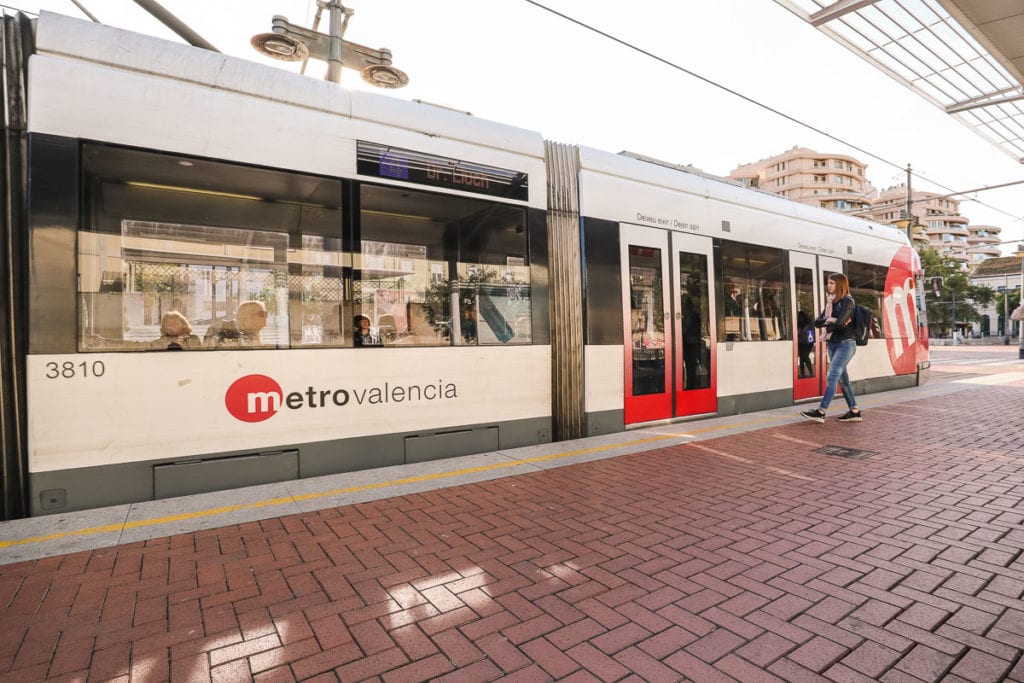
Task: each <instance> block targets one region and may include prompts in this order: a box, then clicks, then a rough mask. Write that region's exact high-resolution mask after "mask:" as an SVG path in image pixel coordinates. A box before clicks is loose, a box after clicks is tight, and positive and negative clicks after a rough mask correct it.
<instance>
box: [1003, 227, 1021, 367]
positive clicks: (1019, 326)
mask: <svg viewBox="0 0 1024 683" xmlns="http://www.w3.org/2000/svg"><path fill="white" fill-rule="evenodd" d="M1017 252H1018V253H1017V255H1018V256H1020V303H1022V304H1024V241H1021V246H1020V247H1019V248H1018V249H1017ZM1006 296H1010V293H1009V292H1007V293H1006ZM1006 324H1007V325H1009V324H1010V319H1009V317H1007V319H1006ZM1017 337H1018V339H1017V344H1018V347H1017V358H1019V359H1020V360H1024V322H1018V323H1017Z"/></svg>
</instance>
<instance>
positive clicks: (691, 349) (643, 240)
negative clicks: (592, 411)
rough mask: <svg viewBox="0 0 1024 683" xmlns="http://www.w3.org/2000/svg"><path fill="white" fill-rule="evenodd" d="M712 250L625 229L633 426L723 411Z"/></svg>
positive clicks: (693, 240)
mask: <svg viewBox="0 0 1024 683" xmlns="http://www.w3.org/2000/svg"><path fill="white" fill-rule="evenodd" d="M711 249H712V246H711V240H710V239H708V238H704V237H697V236H694V235H685V234H681V233H674V232H668V231H665V230H656V229H653V228H643V227H639V226H632V225H623V226H622V245H621V254H622V263H623V270H624V273H623V302H624V306H623V309H624V310H623V332H624V334H625V344H624V349H625V359H624V360H625V404H624V407H625V421H626V424H635V423H638V422H649V421H652V420H664V419H668V418H671V417H681V416H686V415H699V414H704V413H713V412H715V410H717V405H718V402H717V398H716V394H715V343H714V341H715V326H714V324H715V321H714V318H713V316H712V313H713V311H714V292H713V289H714V288H713V287H712V286H711V283H712V282H714V279H713V265H712V264H713V261H712V258H711V254H712V251H711Z"/></svg>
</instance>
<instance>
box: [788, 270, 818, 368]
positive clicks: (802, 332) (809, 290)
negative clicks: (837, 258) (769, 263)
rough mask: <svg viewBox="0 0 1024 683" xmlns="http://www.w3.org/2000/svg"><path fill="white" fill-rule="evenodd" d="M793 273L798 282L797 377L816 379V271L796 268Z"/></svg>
mask: <svg viewBox="0 0 1024 683" xmlns="http://www.w3.org/2000/svg"><path fill="white" fill-rule="evenodd" d="M793 272H794V276H795V280H796V308H797V311H796V334H797V337H796V339H797V344H796V350H797V376H798V377H801V378H805V377H814V376H815V374H816V373H815V369H814V363H815V361H816V359H815V357H814V356H815V340H816V339H817V330H815V328H814V320H815V318H817V317H818V314H817V312H816V311H815V306H814V271H813V270H811V269H810V268H794V269H793Z"/></svg>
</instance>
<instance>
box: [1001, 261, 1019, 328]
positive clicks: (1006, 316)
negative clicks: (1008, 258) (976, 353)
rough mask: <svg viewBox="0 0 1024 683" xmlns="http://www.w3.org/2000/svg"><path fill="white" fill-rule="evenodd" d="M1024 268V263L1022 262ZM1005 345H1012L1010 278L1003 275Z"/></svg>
mask: <svg viewBox="0 0 1024 683" xmlns="http://www.w3.org/2000/svg"><path fill="white" fill-rule="evenodd" d="M1021 267H1022V268H1024V261H1021ZM1003 338H1004V340H1003V344H1004V345H1005V346H1009V345H1010V276H1009V275H1003Z"/></svg>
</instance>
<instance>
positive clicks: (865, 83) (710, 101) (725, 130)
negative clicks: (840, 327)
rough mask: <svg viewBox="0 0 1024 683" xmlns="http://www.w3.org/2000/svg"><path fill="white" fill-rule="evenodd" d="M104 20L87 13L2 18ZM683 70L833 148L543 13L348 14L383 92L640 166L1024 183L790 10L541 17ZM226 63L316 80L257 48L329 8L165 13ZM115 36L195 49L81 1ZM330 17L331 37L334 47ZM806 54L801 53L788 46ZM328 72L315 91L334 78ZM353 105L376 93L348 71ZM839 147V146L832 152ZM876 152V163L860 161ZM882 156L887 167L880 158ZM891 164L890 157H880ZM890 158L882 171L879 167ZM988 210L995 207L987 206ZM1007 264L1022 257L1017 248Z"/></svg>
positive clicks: (948, 183)
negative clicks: (814, 160) (825, 166)
mask: <svg viewBox="0 0 1024 683" xmlns="http://www.w3.org/2000/svg"><path fill="white" fill-rule="evenodd" d="M2 1H3V3H4V4H5V5H6V6H9V7H14V8H17V9H23V10H25V11H28V12H38V11H40V10H48V11H53V12H59V13H61V14H66V15H68V16H73V17H79V18H83V19H86V18H87V17H86V16H85V15H84V14H83V13H82V12H81V11H80V10H79V9H78V8H77V7H76V5H75V3H74V2H72V0H39V1H35V2H30V1H28V0H24V1H23V0H2ZM539 1H540V4H542V5H543V6H545V7H548V8H551V9H553V10H555V11H557V12H560V13H562V14H565V15H568V16H570V17H572V18H574V19H577V20H578V21H580V22H582V23H584V24H588V25H590V26H593V27H595V28H598V29H600V30H601V31H603V32H605V33H608V34H611V35H613V36H615V37H616V38H619V39H621V40H623V41H625V42H627V43H630V44H632V45H635V46H637V47H640V48H642V49H643V50H646V51H647V52H650V53H652V54H654V55H656V56H657V57H660V58H661V59H663V60H665V61H667V62H670V63H672V64H676V65H679V66H681V67H683V68H685V69H686V70H688V71H691V72H694V73H696V74H699V75H700V76H702V77H704V78H705V79H707V80H709V81H712V82H715V83H719V84H721V85H723V86H725V87H727V88H729V89H731V90H734V91H736V92H739V93H741V94H743V95H745V96H746V97H747V98H749V99H751V100H755V101H757V102H761V103H763V104H765V105H767V106H769V107H771V108H773V109H777V110H779V111H781V112H784V113H785V114H787V115H789V116H790V117H792V118H794V119H797V120H799V121H801V122H804V123H807V124H810V125H811V126H813V127H814V128H817V129H819V130H821V131H824V132H825V133H827V134H828V136H826V135H821V134H819V133H816V132H814V131H812V130H810V129H808V128H806V127H804V126H801V125H798V124H796V123H794V122H792V121H788V120H786V119H785V118H783V117H781V116H779V115H777V114H774V113H771V112H769V111H767V110H766V109H763V108H761V107H758V106H756V105H754V104H751V103H750V102H748V101H745V100H743V99H741V98H739V97H737V96H736V95H733V94H729V93H727V92H725V91H723V90H720V89H718V88H716V87H714V86H713V85H710V84H708V83H706V82H703V81H701V80H700V79H697V78H695V77H693V76H691V75H688V74H686V73H684V72H683V71H680V70H678V69H675V68H673V67H672V66H669V65H666V64H665V63H663V62H661V61H658V60H656V59H653V58H652V57H650V56H646V55H643V54H640V53H639V52H637V51H634V50H631V49H629V48H627V47H625V46H623V45H621V44H619V43H616V42H614V41H612V40H610V39H609V38H607V37H603V36H600V35H598V34H596V33H593V32H591V31H588V30H587V29H585V28H582V27H580V26H579V25H577V24H575V23H572V22H570V21H567V20H566V19H564V18H561V17H559V16H557V15H555V14H553V13H551V12H549V11H546V10H545V9H542V8H540V7H538V6H536V5H535V4H532V3H530V2H527V1H526V0H434V1H433V2H424V1H423V0H345V6H346V7H347V8H348V9H352V10H354V11H355V13H354V14H353V16H352V18H351V20H350V21H349V24H348V29H347V32H346V34H345V39H346V40H349V41H352V42H355V43H359V44H362V45H365V46H367V47H372V48H381V47H387V48H388V49H390V50H391V52H392V55H393V61H392V63H393V65H394V66H396V67H398V68H399V69H401V70H403V71H405V72H406V73H407V74H408V75H409V79H410V82H409V85H408V86H406V87H405V88H402V89H398V90H389V91H379V92H386V93H387V94H389V95H391V96H394V97H398V98H401V99H407V100H411V99H419V100H425V101H428V102H432V103H435V104H441V105H444V106H448V107H452V108H454V109H458V110H460V111H468V112H470V113H472V114H473V115H474V116H476V117H479V118H484V119H490V120H494V121H499V122H502V123H507V124H512V125H515V126H519V127H521V128H527V129H530V130H535V131H539V132H540V133H541V134H542V135H543V136H544V137H545V138H546V139H548V140H553V141H556V142H562V143H577V144H582V145H586V146H589V147H595V148H598V149H603V150H607V151H610V152H619V151H623V150H627V151H630V152H637V153H640V154H644V155H646V156H650V157H654V158H657V159H661V160H665V161H669V162H672V163H678V164H689V165H692V166H696V167H697V168H700V169H702V170H704V171H706V172H708V173H712V174H716V175H728V173H729V171H731V170H732V169H734V168H736V167H737V166H740V165H742V164H746V163H750V162H754V161H757V160H759V159H763V158H766V157H770V156H773V155H775V154H779V153H781V152H784V151H786V150H788V149H790V148H792V147H794V146H800V147H808V148H811V149H813V150H815V151H818V152H823V153H837V154H848V155H850V156H853V157H855V158H857V159H859V160H860V161H862V162H864V163H866V164H867V171H866V176H867V179H868V180H869V181H870V182H871V183H872V185H874V186H875V188H877V189H884V188H887V187H891V186H894V185H898V184H900V183H904V182H906V171H905V169H906V165H907V164H908V163H909V164H912V166H913V170H914V173H915V176H914V178H913V180H912V185H913V188H914V189H915V190H917V189H921V190H928V191H933V192H939V193H948V192H957V191H962V190H969V189H974V188H980V187H985V186H988V185H997V184H1001V183H1008V182H1013V181H1017V180H1020V179H1021V176H1022V172H1024V168H1022V166H1021V164H1019V163H1017V162H1016V161H1014V160H1013V159H1012V158H1010V157H1009V156H1008V155H1006V154H1005V153H1003V152H1002V151H1000V150H999V149H997V148H996V147H995V146H993V145H991V144H990V143H988V142H986V141H985V140H984V139H983V138H982V137H980V136H979V135H978V134H976V133H974V132H973V131H972V130H971V129H969V128H967V127H966V126H964V125H963V124H961V123H959V122H958V121H957V120H955V119H953V118H952V117H950V116H948V115H946V114H944V113H942V112H941V111H939V110H938V109H937V108H936V107H934V106H933V105H931V104H929V103H928V102H926V101H924V100H923V99H921V98H920V97H919V96H917V95H916V94H914V93H913V92H911V91H910V90H909V89H907V88H906V87H904V86H902V85H900V84H899V83H897V82H896V81H894V80H892V79H890V78H889V77H887V76H885V75H883V74H882V73H880V72H879V71H877V70H876V69H875V68H874V67H873V66H871V65H870V64H868V63H867V62H865V61H864V60H863V59H861V58H860V57H858V56H856V55H854V54H853V53H852V52H850V51H848V50H847V49H846V48H843V47H842V46H840V45H838V44H837V43H835V42H834V41H832V40H831V39H830V38H828V37H826V36H824V35H823V34H821V33H819V32H818V31H817V30H816V29H814V28H812V27H810V26H809V25H808V24H806V23H805V22H803V21H802V20H800V19H799V18H797V17H796V16H794V15H792V14H791V13H790V12H788V11H787V10H785V9H784V8H782V7H781V6H780V5H778V4H776V3H775V2H773V1H772V0H633V1H632V2H630V3H623V2H621V1H619V2H611V1H610V0H539ZM160 3H161V4H162V5H163V6H164V7H165V8H166V9H168V10H169V11H171V12H172V13H174V14H175V16H177V17H178V18H179V19H181V20H182V21H184V22H185V23H187V24H188V25H189V26H190V27H191V28H192V29H193V30H195V31H196V32H197V33H199V34H200V35H201V36H203V38H205V39H206V40H207V41H209V42H210V43H212V44H213V45H214V46H215V47H217V48H218V49H219V50H220V51H221V52H224V53H226V54H229V55H232V56H236V57H240V58H243V59H247V60H251V61H256V62H261V63H265V64H269V65H273V66H275V67H278V68H282V69H288V70H291V71H298V65H297V64H295V63H286V62H280V61H276V60H273V59H270V58H267V57H263V56H261V55H260V54H259V53H257V52H256V51H255V50H254V49H253V48H252V47H251V45H250V39H251V38H252V36H253V35H255V34H257V33H265V32H269V31H270V29H271V19H272V17H273V16H274V15H275V14H276V15H282V16H284V17H286V18H287V19H288V20H289V21H290V22H291V23H293V24H298V25H302V26H306V27H310V26H311V25H312V21H313V17H314V14H315V12H316V0H202V1H199V0H160ZM78 4H80V5H82V6H84V7H85V8H86V9H87V10H88V11H89V12H90V13H92V14H93V15H95V16H96V18H97V19H98V20H100V21H101V22H103V23H106V24H110V25H113V26H117V27H120V28H125V29H129V30H133V31H138V32H140V33H146V34H150V35H154V36H159V37H162V38H166V39H168V40H174V41H176V42H183V41H182V39H181V38H179V37H178V36H177V35H175V34H174V33H173V32H172V31H171V30H170V29H168V28H166V27H165V26H164V25H163V24H161V23H160V22H159V21H157V20H156V19H154V18H153V17H151V16H150V15H149V14H148V13H147V12H146V11H145V10H143V9H142V8H141V7H139V6H138V5H137V4H136V3H135V2H133V0H78ZM327 25H328V23H327V11H326V10H325V11H324V12H323V18H322V19H321V23H320V27H319V29H320V31H321V32H326V31H327ZM791 45H796V46H799V52H796V53H794V52H791V51H787V46H791ZM325 72H326V64H324V63H323V62H316V61H311V62H310V64H309V66H308V67H307V69H306V74H307V75H309V76H310V77H313V78H323V77H324V74H325ZM341 87H345V88H351V89H369V88H371V87H372V86H368V85H365V84H364V83H363V81H362V79H361V78H360V76H359V74H358V72H356V71H353V70H349V69H344V70H343V75H342V83H341ZM829 136H831V137H829ZM857 148H859V149H857ZM864 152H869V153H870V155H868V154H865V153H864ZM871 155H874V156H871ZM876 157H877V158H876ZM972 200H977V201H972ZM960 212H961V214H963V215H964V216H967V217H968V218H969V219H970V222H971V224H972V225H996V226H1000V227H1002V228H1003V232H1002V235H1001V237H1002V239H1003V240H1007V241H1009V240H1022V239H1024V185H1017V186H1012V187H1008V188H1004V189H997V190H990V191H985V192H979V193H972V194H968V195H965V200H964V201H962V202H961V205H960ZM1001 249H1002V251H1003V254H1004V255H1008V254H1011V253H1013V252H1014V251H1015V249H1016V244H1007V245H1004V246H1002V247H1001Z"/></svg>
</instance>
